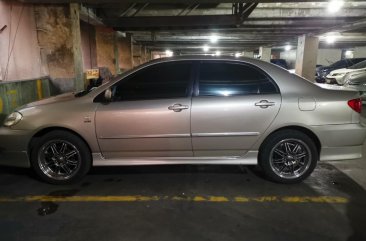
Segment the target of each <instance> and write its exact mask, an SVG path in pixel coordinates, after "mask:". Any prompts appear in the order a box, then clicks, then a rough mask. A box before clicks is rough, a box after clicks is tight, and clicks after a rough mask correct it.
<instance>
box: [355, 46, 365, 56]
mask: <svg viewBox="0 0 366 241" xmlns="http://www.w3.org/2000/svg"><path fill="white" fill-rule="evenodd" d="M353 53H354V54H353V57H354V58H366V46H363V47H355V48H354V52H353Z"/></svg>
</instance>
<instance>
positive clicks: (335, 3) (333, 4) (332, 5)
mask: <svg viewBox="0 0 366 241" xmlns="http://www.w3.org/2000/svg"><path fill="white" fill-rule="evenodd" d="M343 5H344V1H343V0H331V1H329V2H328V12H330V13H336V12H338V11H339V10H341V9H342V7H343Z"/></svg>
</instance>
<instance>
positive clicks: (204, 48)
mask: <svg viewBox="0 0 366 241" xmlns="http://www.w3.org/2000/svg"><path fill="white" fill-rule="evenodd" d="M202 49H203V51H204V52H208V51H209V50H210V47H209V46H208V45H203V47H202Z"/></svg>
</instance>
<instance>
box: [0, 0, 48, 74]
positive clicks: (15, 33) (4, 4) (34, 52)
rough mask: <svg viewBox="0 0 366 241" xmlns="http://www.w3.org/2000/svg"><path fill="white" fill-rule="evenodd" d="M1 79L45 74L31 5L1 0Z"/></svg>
mask: <svg viewBox="0 0 366 241" xmlns="http://www.w3.org/2000/svg"><path fill="white" fill-rule="evenodd" d="M4 25H7V27H6V28H5V29H4V31H3V32H1V33H0V81H14V80H23V79H30V78H37V77H40V76H44V75H47V71H46V69H44V67H43V66H42V62H41V58H40V49H39V46H38V42H37V32H36V24H35V18H34V8H33V5H31V4H22V3H15V2H11V1H0V28H2V27H3V26H4Z"/></svg>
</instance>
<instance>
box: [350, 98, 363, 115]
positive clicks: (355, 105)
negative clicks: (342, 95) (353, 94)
mask: <svg viewBox="0 0 366 241" xmlns="http://www.w3.org/2000/svg"><path fill="white" fill-rule="evenodd" d="M348 105H349V107H351V108H352V110H354V111H356V112H358V113H361V110H362V100H361V99H360V98H358V99H353V100H349V101H348Z"/></svg>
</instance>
